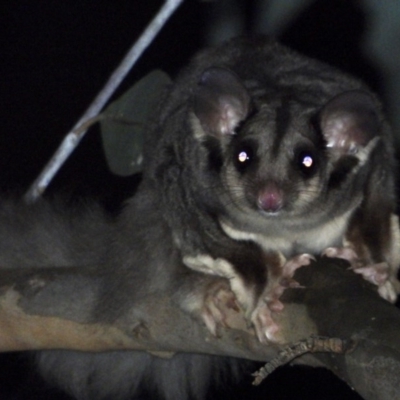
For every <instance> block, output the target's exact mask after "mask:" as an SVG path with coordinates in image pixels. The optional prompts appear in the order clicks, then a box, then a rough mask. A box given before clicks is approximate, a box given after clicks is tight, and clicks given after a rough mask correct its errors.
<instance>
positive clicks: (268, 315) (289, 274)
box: [251, 254, 315, 343]
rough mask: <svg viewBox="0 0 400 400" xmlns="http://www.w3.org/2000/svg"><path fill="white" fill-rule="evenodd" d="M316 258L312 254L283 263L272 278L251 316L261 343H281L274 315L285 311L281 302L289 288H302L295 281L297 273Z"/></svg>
mask: <svg viewBox="0 0 400 400" xmlns="http://www.w3.org/2000/svg"><path fill="white" fill-rule="evenodd" d="M312 260H315V259H314V257H313V256H312V255H310V254H300V255H298V256H295V257H293V258H291V259H290V260H287V261H285V262H284V263H283V265H282V266H281V268H280V270H279V272H278V273H276V272H275V274H274V276H271V277H270V278H271V279H270V280H269V282H268V285H267V287H266V289H265V290H264V293H263V294H262V296H261V297H260V299H259V301H258V304H257V305H256V307H255V309H254V311H253V312H252V315H251V322H252V323H253V325H254V328H255V331H256V335H257V337H258V339H259V340H260V342H262V343H265V342H268V341H271V342H278V341H279V336H278V333H279V325H278V324H277V323H276V322H275V321H274V318H273V313H279V312H281V311H282V310H283V309H284V305H283V303H282V302H281V300H280V297H281V296H282V294H283V292H284V291H285V290H286V289H288V288H301V286H300V284H299V283H298V282H297V281H296V280H294V279H293V276H294V273H295V271H296V270H297V269H298V268H300V267H303V266H306V265H309V264H310V262H311V261H312Z"/></svg>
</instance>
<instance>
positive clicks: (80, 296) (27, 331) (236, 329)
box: [0, 258, 400, 400]
mask: <svg viewBox="0 0 400 400" xmlns="http://www.w3.org/2000/svg"><path fill="white" fill-rule="evenodd" d="M295 278H296V280H298V281H299V282H300V284H301V285H302V286H303V288H301V289H288V290H286V292H285V293H284V295H283V301H284V303H285V309H284V311H283V312H280V313H278V314H276V315H275V316H274V317H275V319H276V321H278V322H279V324H280V326H281V332H280V334H281V343H280V344H271V345H262V344H261V343H259V342H258V340H257V339H256V337H255V335H254V333H253V332H252V329H250V328H247V325H246V321H245V319H244V316H243V315H242V313H241V312H239V311H235V310H232V309H231V308H227V313H228V314H229V315H228V318H227V325H228V328H227V329H223V330H222V332H221V337H218V338H216V337H212V336H211V335H210V334H209V333H208V331H207V330H206V328H205V327H204V326H203V325H202V324H201V323H198V322H197V321H194V320H193V319H192V318H191V317H190V316H189V315H188V314H187V313H185V312H183V311H182V310H181V309H180V308H178V307H177V306H176V305H175V304H174V303H173V302H172V301H171V298H172V296H171V293H159V294H158V295H156V296H154V295H153V294H152V295H151V296H148V297H145V298H143V300H142V301H141V302H139V303H135V304H132V305H128V306H129V307H127V308H126V310H127V311H126V312H125V313H123V315H121V316H119V317H118V318H116V320H115V321H112V322H111V323H110V322H109V321H104V320H103V319H102V317H101V315H100V316H97V317H93V315H96V313H94V311H93V310H95V308H96V302H98V301H99V299H100V297H99V288H100V286H101V282H102V280H103V279H106V276H105V275H102V273H101V271H100V270H99V269H98V268H94V267H90V268H89V267H88V268H85V269H81V268H79V269H74V268H65V269H63V268H42V269H2V271H1V276H0V288H1V296H0V307H1V308H0V350H2V351H11V350H29V349H50V348H64V349H76V350H83V351H106V350H121V349H125V350H148V351H150V352H153V353H156V354H160V352H162V354H164V355H165V354H166V353H165V352H178V351H179V352H196V353H198V352H202V353H208V354H217V355H227V356H234V357H240V358H247V359H253V360H258V361H271V360H273V359H274V358H275V357H276V356H277V355H278V353H279V352H280V351H282V350H285V349H286V348H287V346H288V345H290V344H293V343H295V342H297V341H299V340H302V339H305V338H308V337H310V336H311V335H322V336H326V337H329V338H339V339H343V340H345V341H351V342H352V343H354V349H351V351H349V352H347V353H346V354H344V355H342V354H339V355H338V354H322V353H321V354H305V355H303V356H300V357H299V358H298V359H296V362H297V363H301V364H306V365H323V366H326V367H327V368H329V369H331V370H332V371H333V372H334V373H335V374H337V375H338V376H339V377H341V378H342V379H344V380H345V381H346V382H347V383H348V384H349V385H351V386H352V387H354V388H355V389H356V390H357V391H358V392H359V393H360V394H361V395H362V396H364V398H365V399H366V400H370V399H371V400H372V399H374V400H386V399H389V398H390V399H393V398H399V396H400V374H399V372H400V339H399V335H398V332H400V313H399V311H398V310H397V309H396V308H395V307H394V306H393V305H391V304H389V303H387V302H386V301H384V300H382V299H381V298H380V297H379V296H378V295H377V293H376V290H375V287H373V286H372V285H370V284H369V283H367V282H365V281H364V280H362V279H361V278H360V276H358V275H356V274H354V273H353V272H352V271H349V270H348V269H347V265H346V263H345V262H344V261H340V260H331V259H325V258H324V259H322V260H320V261H319V262H317V263H312V265H310V266H306V267H303V268H300V269H299V270H298V271H297V272H296V275H295Z"/></svg>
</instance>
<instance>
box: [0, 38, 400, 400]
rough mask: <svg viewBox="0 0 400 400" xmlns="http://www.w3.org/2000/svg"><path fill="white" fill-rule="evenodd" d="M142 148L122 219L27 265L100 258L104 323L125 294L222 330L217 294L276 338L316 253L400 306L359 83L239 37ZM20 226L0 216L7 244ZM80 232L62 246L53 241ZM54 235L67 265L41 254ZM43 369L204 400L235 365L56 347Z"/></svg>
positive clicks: (192, 79)
mask: <svg viewBox="0 0 400 400" xmlns="http://www.w3.org/2000/svg"><path fill="white" fill-rule="evenodd" d="M146 146H147V147H146V151H145V164H144V171H143V179H142V182H141V184H140V187H139V190H138V192H137V193H136V194H135V195H134V196H133V198H131V199H130V200H129V201H128V202H127V204H126V206H125V209H124V210H123V211H122V213H121V215H120V216H119V217H118V219H117V221H116V222H114V223H106V222H104V223H103V224H100V222H99V219H100V218H101V217H100V216H99V215H98V214H95V213H93V214H92V216H88V218H87V220H86V221H85V228H83V227H82V229H76V227H74V226H73V225H71V224H69V225H68V224H66V223H63V222H60V224H59V225H56V226H55V227H54V224H48V226H47V228H46V229H48V230H49V231H50V232H51V230H54V232H52V234H51V235H47V236H46V237H44V236H43V235H42V236H41V235H36V236H35V237H34V238H32V240H33V241H38V242H39V243H38V245H37V246H36V247H35V248H37V249H39V250H38V251H37V253H35V252H34V251H32V250H30V253H29V257H28V256H27V258H26V260H23V263H25V264H27V265H29V263H32V259H34V264H35V265H41V264H42V265H43V264H48V265H63V266H65V265H68V264H70V265H74V264H76V257H77V254H79V255H81V257H82V258H84V259H85V262H88V261H87V260H86V258H89V259H90V260H91V261H93V262H92V263H95V262H98V261H100V260H101V262H103V264H104V265H103V267H102V268H103V270H105V271H108V275H107V276H108V278H107V279H106V280H105V281H104V283H103V284H102V287H101V288H100V290H99V293H100V294H99V301H98V304H97V305H96V307H95V310H94V311H93V312H95V313H96V315H102V316H103V317H104V319H105V320H107V319H109V320H113V319H116V318H117V317H118V315H119V314H120V313H123V312H124V310H125V308H124V304H126V302H127V301H128V300H127V299H129V302H130V305H131V304H134V302H135V300H136V299H139V298H140V296H142V294H143V293H144V292H146V291H151V290H156V291H163V290H167V289H168V291H169V292H171V288H173V292H174V293H175V298H174V301H176V302H177V304H179V306H180V307H182V308H183V309H184V310H186V311H187V312H189V313H191V315H192V316H193V317H194V318H197V319H200V320H201V321H203V322H204V323H205V324H206V326H207V328H208V329H209V330H210V332H212V333H213V334H216V333H217V330H218V327H219V325H220V324H221V323H223V315H221V310H218V307H217V305H216V304H214V298H213V296H214V294H215V293H216V292H218V291H226V292H231V293H232V294H233V296H234V298H235V300H236V301H237V302H238V304H239V305H240V306H241V307H242V308H243V309H244V310H245V312H246V316H247V318H248V319H249V321H250V323H251V324H252V325H253V326H254V328H255V331H256V333H257V336H258V338H259V339H260V340H261V341H263V342H268V341H275V340H277V335H276V334H277V332H279V326H278V325H277V324H276V323H275V322H274V320H273V317H272V313H271V311H277V312H278V311H279V310H280V309H281V308H282V304H281V303H280V301H279V296H280V293H281V292H282V291H283V289H284V286H283V285H282V281H283V280H284V281H285V282H286V285H287V286H292V287H295V286H296V282H295V281H294V280H293V278H292V275H293V272H294V270H295V269H296V268H299V267H301V266H302V265H304V264H307V263H308V262H309V261H310V259H311V258H312V257H314V256H319V255H321V254H325V255H328V256H334V257H343V258H346V259H347V260H349V262H350V264H351V265H352V267H353V268H354V270H355V272H359V273H362V274H363V275H364V276H365V277H366V278H367V279H369V280H372V281H374V282H375V283H376V284H377V285H378V290H379V293H380V294H381V295H382V296H383V297H384V298H386V299H388V300H390V301H394V300H395V298H396V294H397V292H398V282H397V278H396V276H397V269H398V266H399V263H400V259H399V234H398V232H399V228H398V220H397V217H396V216H395V214H394V213H395V193H394V171H395V162H394V155H393V140H392V136H391V132H390V129H389V127H388V125H387V123H386V121H385V119H384V117H383V115H382V112H381V105H380V103H379V101H378V100H377V99H376V97H375V96H374V95H373V94H372V93H371V92H370V91H369V90H368V89H367V88H366V87H365V86H364V85H363V84H362V83H360V82H359V81H357V80H355V79H353V78H351V77H349V76H347V75H345V74H342V73H340V72H339V71H337V70H336V69H334V68H331V67H329V66H327V65H325V64H322V63H320V62H317V61H314V60H311V59H309V58H306V57H303V56H301V55H299V54H297V53H295V52H293V51H291V50H289V49H287V48H286V47H284V46H282V45H280V44H278V43H276V42H275V41H273V40H270V39H266V38H258V39H246V38H239V39H234V40H232V41H229V42H228V43H225V44H224V45H222V46H220V47H217V48H212V49H208V50H205V51H203V52H201V53H199V55H197V56H196V57H195V58H194V59H193V61H192V62H191V63H190V64H189V66H188V67H187V68H186V69H185V70H184V71H182V73H181V74H180V75H179V76H178V78H177V80H176V82H175V83H174V84H173V85H172V87H171V88H170V90H169V91H168V92H167V93H166V94H165V96H164V97H163V99H161V101H160V106H159V110H158V113H157V118H156V119H155V121H154V123H153V124H152V128H151V132H150V133H149V136H148V143H147V145H146ZM48 213H50V211H45V214H46V215H47V214H48ZM35 217H36V216H31V217H30V218H27V217H26V216H25V217H24V218H23V221H22V220H21V223H26V224H33V222H32V219H34V218H35ZM46 218H49V217H48V216H47V217H45V219H46ZM3 220H4V223H3ZM39 223H40V221H39V222H37V224H39ZM15 224H16V222H15V221H12V220H11V221H9V220H7V219H6V218H5V217H4V216H3V217H2V216H1V215H0V234H1V236H2V238H3V237H5V236H6V235H11V236H12V237H13V238H14V239H13V240H15V237H16V235H17V234H18V232H17V231H18V229H16V228H15V229H14V228H13V226H14V227H15ZM100 225H101V229H99V226H100ZM71 229H76V231H77V232H74V233H71V234H70V235H69V236H68V237H71V238H72V239H71V241H70V242H68V243H63V244H62V245H60V244H59V241H60V242H61V241H62V239H60V240H59V241H58V239H57V238H58V237H59V236H62V235H61V234H58V232H63V235H64V234H65V231H66V230H71ZM78 231H79V232H78ZM92 231H93V232H97V234H94V235H92ZM10 232H11V234H10ZM98 232H101V233H98ZM49 236H50V240H53V241H56V240H57V242H55V246H57V249H59V252H58V253H57V254H55V252H54V247H53V248H52V246H47V250H45V249H44V245H41V242H40V241H42V242H43V243H45V242H46V241H48V240H49ZM93 236H94V238H93ZM0 243H2V241H0ZM30 243H32V241H31V242H30ZM43 243H42V244H43ZM46 243H47V242H46ZM83 244H86V247H85V246H84V245H83ZM78 246H79V249H80V250H79V252H78V253H77V252H76V251H75V249H76V248H77V247H78ZM13 250H15V249H13V245H12V243H11V244H8V245H4V248H1V252H0V253H1V254H0V261H1V262H3V261H5V260H6V261H8V262H10V258H12V254H14V253H13ZM52 251H53V252H52ZM51 252H52V253H51ZM22 253H23V251H22ZM19 254H21V249H20V248H19ZM46 257H47V258H46ZM165 260H168V262H166V261H165ZM18 262H19V264H21V260H18ZM15 263H16V264H18V263H17V262H15ZM110 282H112V285H111V284H110ZM299 290H301V289H299ZM193 360H195V361H193ZM37 362H38V365H39V368H40V370H41V371H42V373H43V374H44V375H45V376H46V377H47V379H49V380H51V381H53V382H55V383H56V384H57V385H59V386H60V387H62V388H63V389H64V390H66V391H68V392H69V393H71V394H73V395H74V396H75V397H76V398H78V399H96V400H97V399H107V398H113V399H129V398H133V397H134V396H136V395H138V393H142V392H140V391H145V392H146V390H147V391H148V392H151V393H152V392H156V393H158V394H160V395H161V396H162V397H163V398H165V399H174V400H175V399H178V398H179V399H185V398H196V399H201V398H204V397H205V396H206V394H207V386H208V382H209V380H210V379H211V376H212V375H215V371H216V370H219V369H220V368H225V367H226V365H228V368H233V369H235V368H236V364H235V362H233V361H232V360H218V359H217V358H211V357H206V356H195V355H193V356H192V355H178V356H177V357H175V358H173V359H171V360H161V359H157V358H155V357H153V356H151V355H149V354H145V353H140V352H123V353H104V354H82V353H75V352H66V351H65V352H62V351H46V352H41V353H39V354H38V356H37ZM110 365H113V367H112V368H111V369H110ZM113 371H115V372H113Z"/></svg>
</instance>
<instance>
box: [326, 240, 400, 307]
mask: <svg viewBox="0 0 400 400" xmlns="http://www.w3.org/2000/svg"><path fill="white" fill-rule="evenodd" d="M322 255H323V256H326V257H330V258H341V259H343V260H346V261H348V262H349V263H350V268H351V269H352V270H353V271H354V272H355V273H356V274H360V275H362V277H363V278H364V279H365V280H367V281H368V282H371V283H373V284H374V285H376V286H378V293H379V295H380V296H381V297H382V298H384V299H385V300H387V301H390V302H391V303H394V302H395V301H396V299H397V292H396V289H395V287H394V285H393V283H392V282H391V280H390V266H389V264H388V263H387V262H380V263H375V264H372V263H368V262H364V261H363V260H362V259H361V258H360V257H359V256H358V254H357V253H356V251H355V250H354V249H352V248H351V247H328V248H327V249H325V250H324V252H323V253H322Z"/></svg>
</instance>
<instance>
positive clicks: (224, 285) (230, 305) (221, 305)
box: [200, 280, 240, 337]
mask: <svg viewBox="0 0 400 400" xmlns="http://www.w3.org/2000/svg"><path fill="white" fill-rule="evenodd" d="M228 310H234V311H236V312H239V311H240V308H239V306H238V304H237V301H236V297H235V295H234V293H233V292H232V290H231V289H230V286H229V283H228V282H227V281H225V280H218V281H215V282H213V283H211V284H210V285H208V287H207V288H206V289H205V292H204V298H203V304H202V307H201V309H200V316H201V319H202V320H203V322H204V323H205V325H206V327H207V329H208V330H209V331H210V332H211V334H212V335H213V336H216V337H218V336H219V330H220V328H221V327H227V326H228V325H227V323H226V318H227V311H228Z"/></svg>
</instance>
